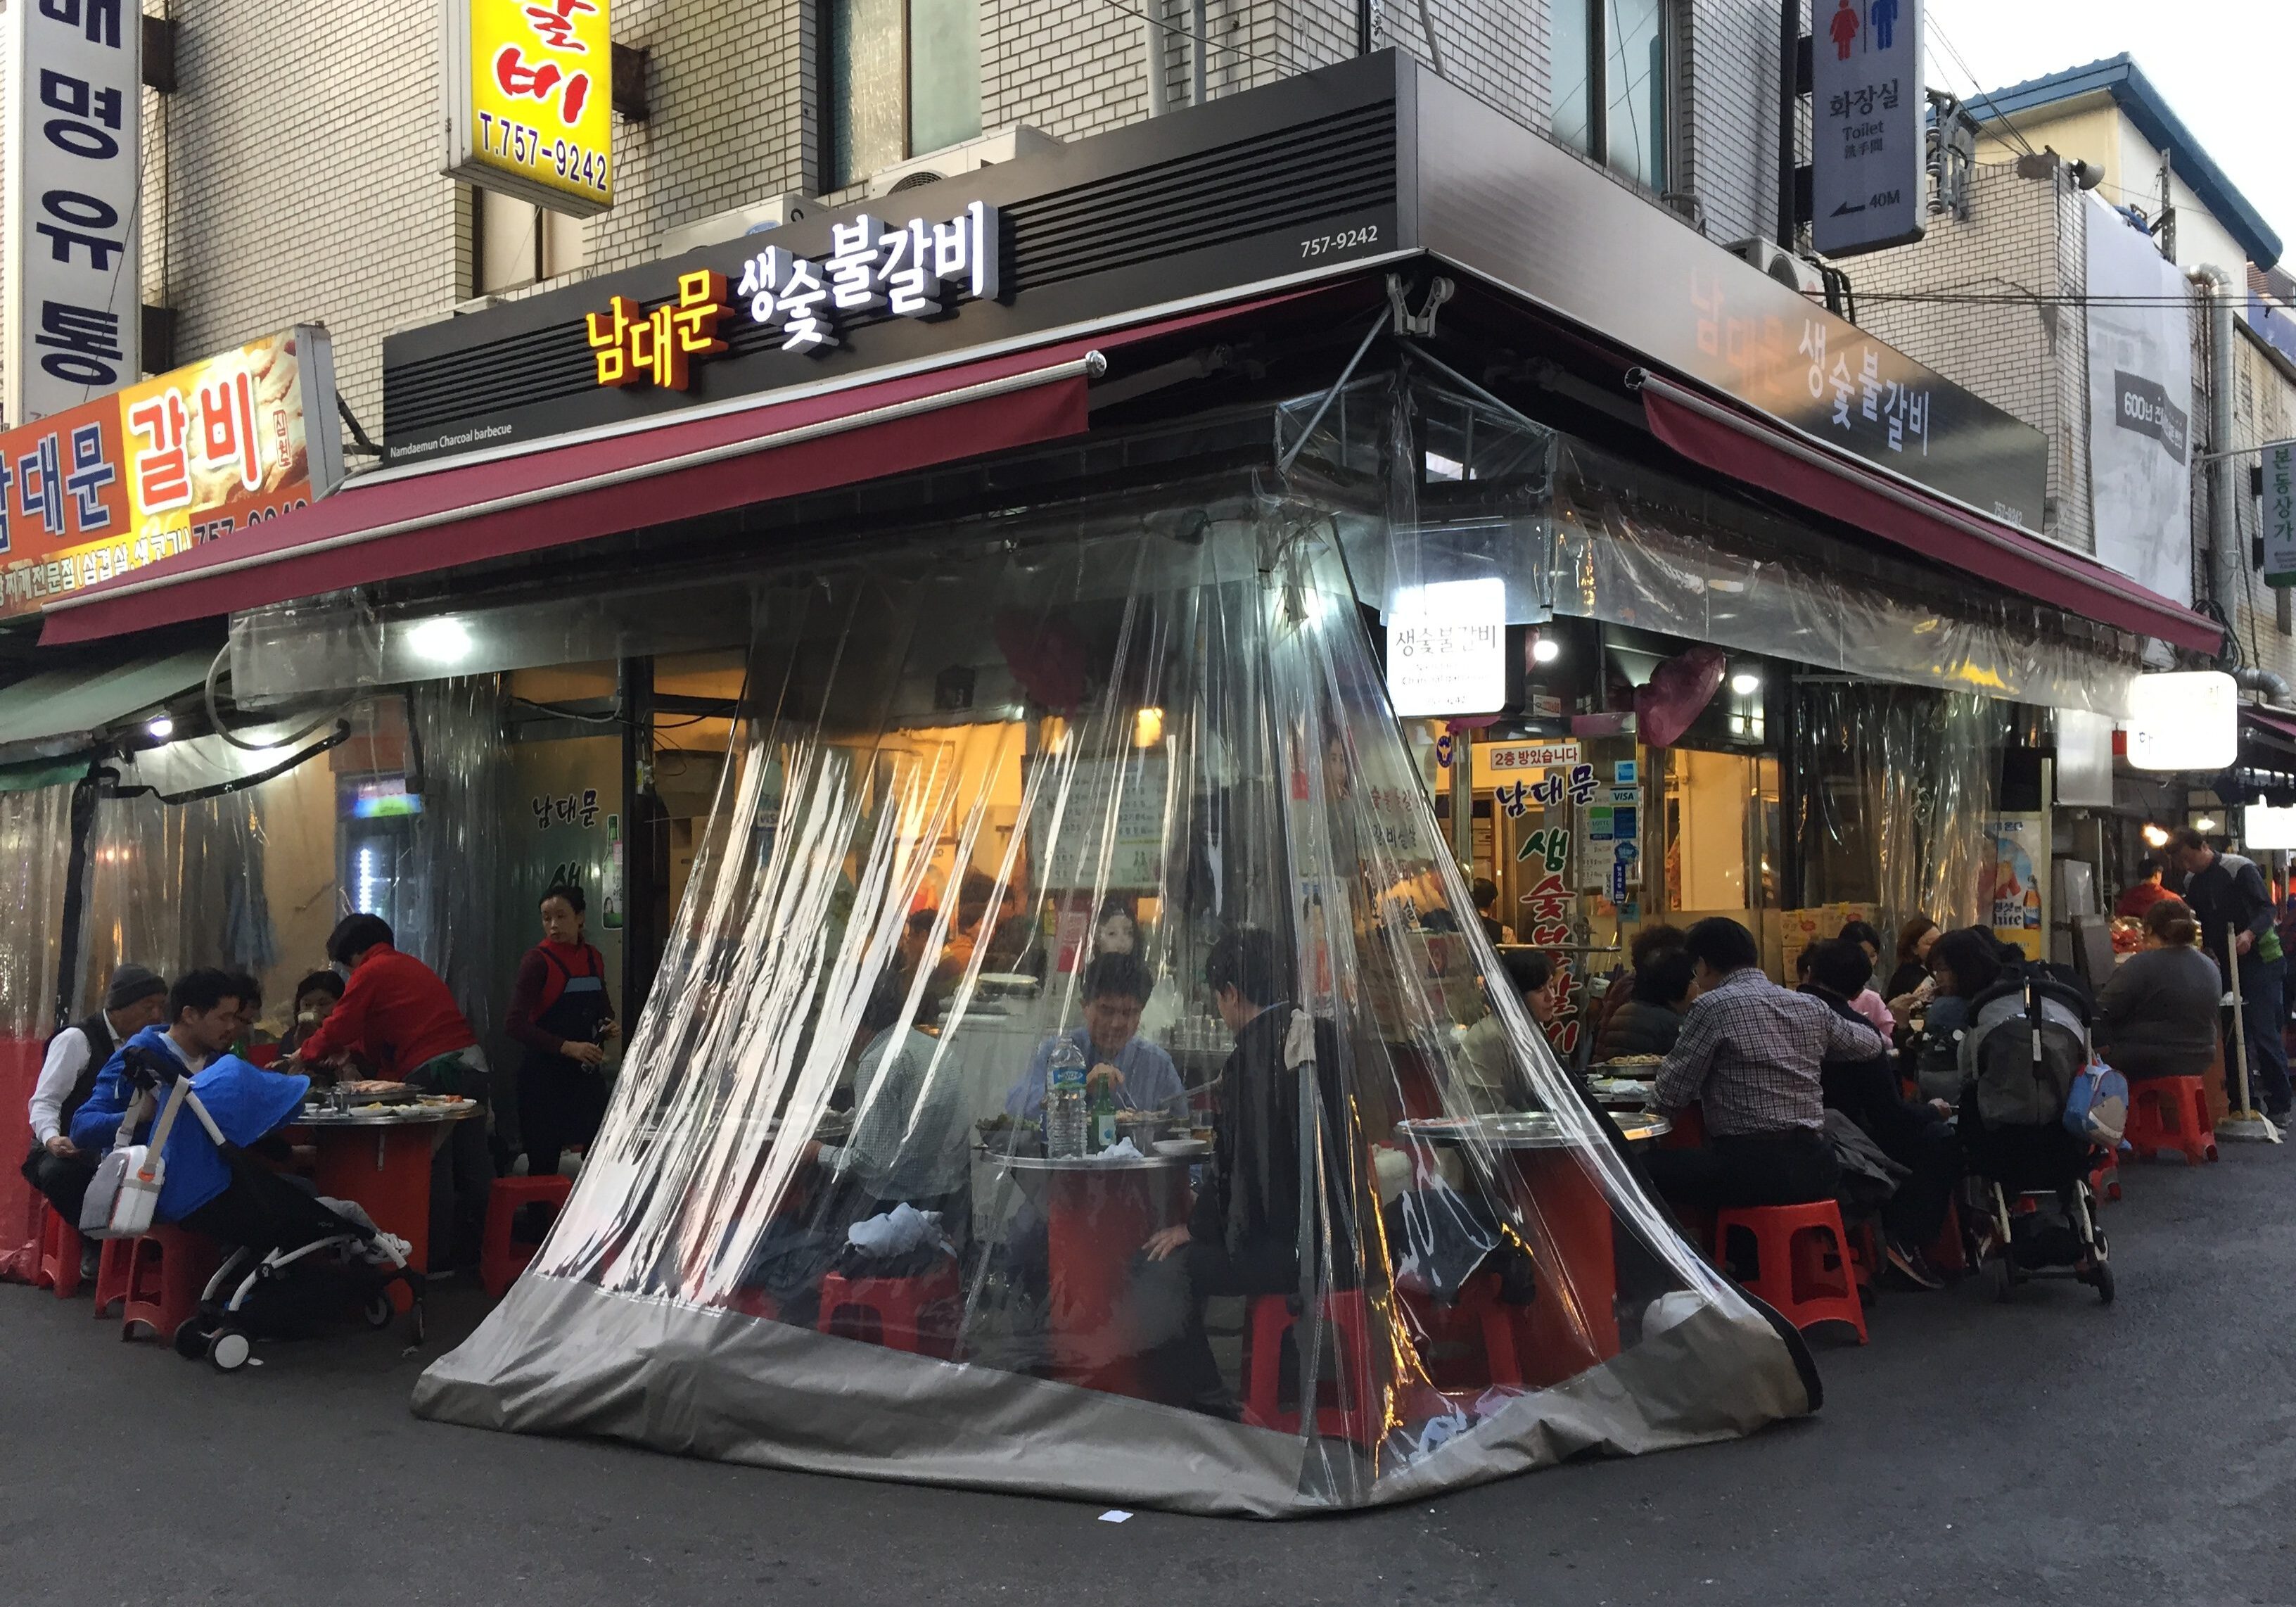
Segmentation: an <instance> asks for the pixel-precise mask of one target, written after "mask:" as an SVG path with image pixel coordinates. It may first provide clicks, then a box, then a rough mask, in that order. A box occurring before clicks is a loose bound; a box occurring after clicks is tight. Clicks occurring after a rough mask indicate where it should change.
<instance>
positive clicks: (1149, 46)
mask: <svg viewBox="0 0 2296 1607" xmlns="http://www.w3.org/2000/svg"><path fill="white" fill-rule="evenodd" d="M1163 9H1164V0H1146V4H1144V6H1143V7H1142V8H1141V12H1140V53H1141V55H1142V56H1143V57H1144V59H1145V61H1146V63H1147V67H1146V71H1147V75H1148V115H1149V116H1150V117H1162V116H1163V115H1164V114H1165V113H1166V112H1167V111H1170V110H1171V102H1170V101H1169V99H1168V97H1167V96H1166V94H1165V92H1164V24H1163V21H1162V17H1161V13H1162V12H1163Z"/></svg>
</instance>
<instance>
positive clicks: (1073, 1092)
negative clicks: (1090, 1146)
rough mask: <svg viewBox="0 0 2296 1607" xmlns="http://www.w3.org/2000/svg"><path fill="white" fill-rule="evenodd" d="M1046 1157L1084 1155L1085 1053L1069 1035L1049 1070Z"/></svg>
mask: <svg viewBox="0 0 2296 1607" xmlns="http://www.w3.org/2000/svg"><path fill="white" fill-rule="evenodd" d="M1045 1153H1046V1154H1047V1155H1050V1156H1052V1157H1053V1158H1054V1160H1069V1159H1074V1158H1075V1157H1078V1156H1080V1155H1082V1154H1083V1153H1084V1051H1083V1050H1081V1049H1079V1048H1078V1047H1077V1044H1076V1040H1075V1039H1074V1038H1072V1037H1068V1036H1067V1035H1066V1034H1062V1037H1061V1039H1060V1041H1059V1042H1058V1043H1056V1044H1054V1045H1053V1053H1052V1058H1051V1060H1050V1061H1049V1062H1047V1064H1046V1067H1045Z"/></svg>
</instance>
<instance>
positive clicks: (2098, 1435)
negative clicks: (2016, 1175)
mask: <svg viewBox="0 0 2296 1607" xmlns="http://www.w3.org/2000/svg"><path fill="white" fill-rule="evenodd" d="M2292 1182H2296V1155H2292V1154H2289V1153H2287V1152H2277V1151H2274V1152H2264V1151H2259V1150H2257V1149H2240V1150H2234V1151H2230V1152H2228V1153H2227V1157H2226V1162H2225V1163H2224V1164H2223V1165H2220V1166H2218V1167H2216V1168H2210V1169H2209V1170H2207V1171H2205V1172H2204V1173H2202V1174H2201V1175H2198V1176H2189V1175H2186V1174H2185V1173H2184V1172H2183V1171H2182V1170H2181V1169H2180V1168H2178V1167H2177V1165H2176V1164H2175V1163H2173V1162H2171V1163H2166V1164H2163V1165H2161V1166H2157V1167H2153V1168H2142V1169H2139V1168H2133V1167H2132V1168H2130V1186H2129V1189H2128V1195H2129V1198H2128V1201H2125V1202H2124V1203H2122V1204H2121V1205H2119V1206H2116V1207H2113V1208H2111V1209H2110V1210H2109V1212H2108V1217H2107V1222H2108V1226H2109V1227H2110V1228H2111V1230H2112V1236H2113V1245H2114V1254H2115V1260H2116V1264H2117V1265H2118V1266H2119V1267H2120V1286H2121V1299H2120V1303H2119V1304H2118V1305H2117V1306H2115V1307H2113V1308H2112V1309H2110V1310H2104V1309H2100V1308H2099V1307H2098V1305H2097V1303H2096V1300H2095V1296H2094V1295H2093V1294H2092V1293H2091V1292H2090V1291H2088V1290H2087V1289H2084V1288H2079V1287H2077V1286H2075V1285H2072V1284H2070V1283H2049V1284H2045V1285H2041V1286H2038V1287H2036V1288H2033V1289H2030V1290H2028V1291H2024V1292H2023V1293H2021V1295H2020V1297H2019V1299H2018V1301H2017V1303H2016V1304H2015V1305H2014V1306H2013V1307H2012V1308H2008V1309H2000V1308H1996V1307H1995V1306H1994V1305H1993V1304H1992V1303H1991V1301H1990V1300H1989V1296H1988V1295H1987V1293H1986V1292H1985V1291H1984V1289H1983V1288H1982V1287H1981V1286H1980V1285H1978V1284H1974V1283H1972V1284H1970V1285H1966V1286H1964V1287H1963V1288H1962V1289H1960V1290H1957V1291H1950V1292H1948V1293H1944V1294H1940V1295H1932V1296H1926V1297H1919V1298H1916V1297H1912V1296H1903V1295H1900V1296H1894V1297H1889V1298H1886V1299H1885V1300H1884V1301H1883V1303H1882V1307H1881V1308H1879V1309H1878V1311H1877V1312H1876V1313H1875V1325H1874V1340H1875V1342H1874V1345H1873V1346H1872V1348H1870V1349H1866V1350H1863V1351H1859V1350H1855V1349H1841V1348H1829V1349H1826V1350H1825V1352H1824V1353H1823V1355H1822V1357H1821V1362H1822V1365H1823V1366H1824V1368H1825V1377H1826V1382H1827V1385H1828V1388H1829V1390H1830V1398H1829V1400H1828V1403H1827V1406H1826V1408H1825V1412H1824V1413H1823V1414H1821V1415H1820V1416H1819V1417H1818V1418H1817V1419H1816V1420H1815V1421H1811V1422H1807V1423H1799V1424H1795V1425H1792V1426H1790V1427H1788V1428H1785V1429H1783V1430H1776V1431H1771V1432H1770V1433H1767V1434H1766V1435H1763V1436H1761V1437H1759V1439H1755V1440H1752V1441H1750V1442H1743V1443H1739V1444H1734V1445H1726V1446H1720V1447H1710V1448H1706V1449H1702V1450H1696V1451H1689V1452H1677V1453H1675V1454H1672V1455H1663V1456H1655V1457H1650V1458H1646V1459H1644V1460H1641V1461H1619V1462H1608V1463H1599V1464H1584V1465H1578V1466H1572V1467H1569V1468H1564V1469H1562V1470H1559V1471H1555V1472H1546V1473H1542V1474H1538V1475H1534V1476H1532V1477H1529V1478H1524V1479H1518V1480H1513V1481H1512V1482H1509V1483H1505V1484H1502V1485H1497V1486H1494V1487H1489V1488H1482V1489H1478V1490H1472V1491H1468V1492H1465V1493H1464V1494H1460V1495H1456V1496H1450V1497H1447V1498H1446V1499H1444V1500H1442V1501H1440V1502H1439V1503H1438V1504H1436V1505H1432V1506H1415V1507H1412V1508H1408V1509H1406V1510H1403V1511H1399V1512H1384V1513H1370V1514H1365V1515H1363V1516H1358V1517H1355V1518H1349V1519H1344V1520H1339V1521H1319V1522H1309V1523H1293V1524H1284V1525H1265V1524H1256V1523H1248V1522H1242V1521H1209V1520H1201V1519H1184V1518H1175V1517H1168V1516H1164V1515H1161V1514H1157V1513H1142V1514H1139V1515H1138V1516H1136V1517H1135V1518H1134V1519H1133V1520H1132V1521H1130V1522H1128V1523H1126V1524H1124V1525H1121V1526H1117V1525H1112V1524H1107V1523H1103V1522H1100V1521H1097V1519H1098V1516H1099V1510H1100V1509H1098V1508H1096V1507H1080V1506H1075V1505H1063V1504H1058V1503H1050V1502H1029V1501H1023V1500H1015V1499H1008V1498H1003V1497H988V1496H973V1495H968V1494H960V1493H951V1492H945V1491H937V1490H927V1489H915V1488H903V1487H898V1486H894V1485H887V1484H874V1483H862V1482H854V1481H848V1480H834V1479H826V1478H814V1477H804V1476H796V1475H787V1474H781V1473H774V1472H758V1471H755V1470H750V1469H745V1468H732V1467H722V1466H716V1465H711V1464H701V1463H695V1462H687V1461H681V1460H676V1459H673V1458H669V1457H664V1456H659V1455H650V1454H646V1453H643V1452H637V1451H629V1450H624V1449H621V1448H619V1447H607V1446H597V1445H586V1444H574V1443H562V1442H553V1441H543V1440H535V1439H518V1438H513V1437H510V1436H504V1435H494V1434H486V1433H480V1432H475V1431H467V1430H461V1429H450V1428H441V1427H437V1426H434V1425H431V1424H429V1423H420V1422H417V1421H416V1420H414V1418H413V1417H411V1416H410V1415H408V1414H407V1412H406V1404H405V1403H406V1391H407V1387H408V1385H409V1384H410V1383H411V1382H412V1381H413V1378H414V1373H415V1371H416V1369H417V1367H418V1366H419V1365H420V1362H419V1359H418V1358H415V1357H401V1356H400V1355H399V1353H398V1346H399V1343H400V1341H398V1340H397V1339H396V1338H393V1339H391V1340H388V1341H386V1340H382V1339H378V1338H377V1337H375V1336H372V1335H367V1334H364V1333H361V1334H357V1335H353V1336H349V1337H347V1338H345V1339H343V1340H341V1341H337V1342H333V1343H329V1344H324V1345H313V1344H305V1345H301V1346H294V1347H275V1348H274V1349H273V1350H272V1352H271V1355H272V1358H273V1359H272V1362H271V1364H270V1365H268V1366H266V1368H264V1369H263V1370H262V1371H260V1372H258V1373H251V1374H242V1375H241V1376H239V1377H236V1378H224V1377H220V1376H217V1374H215V1373H212V1372H211V1371H209V1369H208V1368H207V1367H205V1366H204V1365H201V1366H193V1365H187V1364H184V1363H183V1362H180V1361H178V1360H176V1358H175V1357H174V1356H173V1355H172V1354H170V1353H168V1352H167V1351H165V1350H162V1349H160V1348H159V1347H157V1346H155V1345H150V1344H143V1345H134V1346H126V1345H121V1344H119V1342H117V1341H116V1340H115V1339H114V1338H113V1337H112V1335H113V1333H114V1332H115V1330H113V1329H112V1328H111V1326H110V1325H109V1324H106V1325H102V1326H99V1325H97V1324H94V1323H93V1322H91V1321H90V1320H89V1318H88V1316H87V1309H88V1308H87V1304H86V1301H85V1300H80V1301H77V1302H74V1303H71V1304H69V1305H66V1304H60V1303H59V1302H57V1301H55V1300H53V1299H52V1298H50V1297H49V1296H47V1295H45V1294H35V1293H33V1292H32V1291H29V1290H26V1289H22V1288H16V1287H11V1288H6V1289H0V1349H4V1352H5V1355H6V1357H7V1358H8V1365H7V1367H6V1369H5V1372H4V1377H0V1413H4V1419H0V1421H4V1422H5V1423H7V1424H8V1425H9V1428H8V1431H7V1436H6V1439H7V1448H6V1454H5V1455H4V1456H0V1555H4V1556H5V1557H6V1558H7V1563H6V1567H7V1570H8V1576H9V1577H8V1579H7V1586H6V1590H5V1595H6V1599H8V1600H10V1601H12V1602H19V1603H58V1604H70V1607H77V1604H78V1603H136V1604H139V1607H140V1604H142V1603H173V1602H230V1603H250V1604H256V1603H345V1604H353V1603H357V1604H364V1603H376V1604H378V1607H381V1604H384V1603H388V1604H390V1607H404V1604H406V1603H499V1602H507V1601H513V1600H515V1601H521V1602H535V1603H550V1604H551V1607H585V1604H587V1603H615V1604H617V1607H626V1604H634V1603H719V1602H726V1603H733V1602H742V1603H754V1602H757V1601H759V1600H773V1601H775V1602H792V1601H794V1602H810V1601H823V1602H840V1603H870V1602H880V1601H886V1602H890V1601H901V1602H914V1603H1000V1602H1015V1601H1029V1600H1040V1599H1041V1600H1054V1599H1061V1600H1069V1601H1086V1602H1095V1603H1103V1602H1104V1603H1131V1602H1141V1603H1160V1604H1167V1607H1168V1604H1169V1603H1174V1602H1178V1601H1202V1602H1217V1603H1221V1604H1222V1607H1243V1604H1246V1603H1262V1602H1265V1603H1308V1602H1313V1603H1404V1602H1407V1603H1427V1604H1433V1603H1470V1602H1476V1603H1480V1602H1510V1603H1512V1602H1525V1601H1534V1600H1535V1601H1538V1602H1540V1603H1557V1604H1562V1603H1572V1604H1575V1603H1644V1602H1667V1603H1680V1602H1694V1603H1739V1602H1748V1603H1753V1602H1763V1603H1805V1602H1807V1603H1820V1602H1824V1603H1859V1604H1864V1603H1914V1602H1954V1603H1964V1602H1974V1601H2003V1602H2013V1603H2057V1602H2063V1603H2083V1604H2084V1607H2094V1604H2095V1603H2103V1602H2145V1603H2249V1602H2270V1603H2282V1602H2296V1544H2292V1540H2291V1538H2290V1536H2291V1532H2292V1529H2291V1524H2292V1520H2291V1517H2290V1515H2289V1514H2290V1510H2291V1498H2292V1496H2296V1489H2292V1485H2296V1440H2292V1436H2291V1433H2290V1427H2291V1422H2292V1419H2296V1387H2292V1383H2296V1379H2292V1367H2291V1363H2290V1361H2289V1359H2288V1345H2287V1341H2286V1340H2285V1337H2284V1336H2285V1335H2286V1334H2287V1333H2288V1332H2290V1330H2291V1328H2292V1326H2296V1234H2291V1233H2290V1232H2289V1231H2288V1226H2287V1221H2288V1214H2289V1203H2290V1201H2291V1198H2292V1192H2296V1191H2292ZM438 1305H439V1308H441V1312H442V1315H443V1316H444V1317H445V1321H444V1322H442V1323H440V1324H438V1326H439V1327H442V1328H446V1329H448V1330H450V1331H451V1332H461V1331H462V1328H463V1326H465V1325H467V1324H468V1323H469V1322H471V1320H473V1319H474V1318H475V1316H476V1315H477V1311H476V1308H475V1306H474V1305H473V1304H472V1303H471V1300H470V1298H469V1297H468V1296H463V1297H457V1298H447V1299H443V1300H440V1301H439V1302H438ZM35 1425H38V1426H37V1428H36V1427H35ZM113 1532H117V1533H120V1534H122V1535H124V1536H126V1537H127V1539H126V1540H125V1542H124V1543H113V1542H111V1541H108V1540H106V1539H104V1538H102V1537H103V1536H104V1535H106V1534H107V1533H113Z"/></svg>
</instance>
